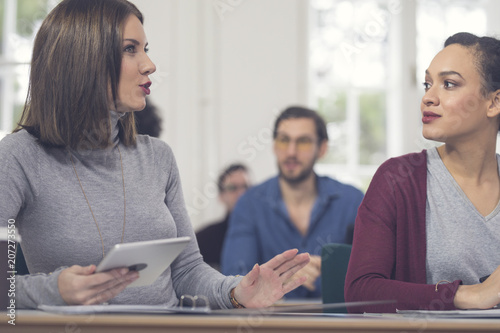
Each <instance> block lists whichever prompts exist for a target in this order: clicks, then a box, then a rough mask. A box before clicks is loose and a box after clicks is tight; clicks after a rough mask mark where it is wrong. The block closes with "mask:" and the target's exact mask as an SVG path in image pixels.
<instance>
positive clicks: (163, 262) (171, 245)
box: [96, 237, 191, 288]
mask: <svg viewBox="0 0 500 333" xmlns="http://www.w3.org/2000/svg"><path fill="white" fill-rule="evenodd" d="M190 239H191V238H190V237H178V238H169V239H158V240H152V241H143V242H133V243H122V244H116V245H115V246H114V247H113V248H112V249H111V250H110V251H109V252H108V253H107V254H106V256H105V257H104V259H102V261H101V262H100V263H99V265H98V266H97V269H96V272H104V271H109V270H110V269H113V268H120V267H128V268H129V269H130V270H136V271H140V272H139V278H138V279H137V280H135V281H134V282H132V283H131V284H129V285H128V286H127V288H128V287H138V286H146V285H149V284H151V283H153V282H154V281H155V280H156V279H157V278H158V276H160V274H161V273H163V272H164V271H165V270H166V269H167V268H168V266H169V265H170V264H171V263H172V261H174V260H175V258H177V256H178V255H179V254H180V253H181V252H182V250H183V249H184V247H185V246H186V245H187V244H188V243H189V241H190Z"/></svg>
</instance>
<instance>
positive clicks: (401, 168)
mask: <svg viewBox="0 0 500 333" xmlns="http://www.w3.org/2000/svg"><path fill="white" fill-rule="evenodd" d="M426 199H427V153H426V151H425V150H423V151H422V152H420V153H412V154H407V155H404V156H400V157H397V158H392V159H389V160H388V161H386V162H385V163H383V164H382V165H381V166H380V167H379V169H378V170H377V172H376V173H375V175H374V177H373V179H372V181H371V183H370V186H369V188H368V190H367V192H366V195H365V197H364V199H363V202H362V203H361V206H360V207H359V210H358V215H357V218H356V223H355V227H354V240H353V248H352V253H351V259H350V261H349V267H348V270H347V275H346V281H345V300H346V302H355V301H372V300H395V301H397V303H392V304H383V305H372V306H364V307H356V308H354V307H353V308H350V309H348V310H349V312H395V311H396V309H399V310H412V309H413V310H420V309H422V310H423V309H426V310H448V309H455V307H454V305H453V299H454V297H455V293H456V291H457V288H458V286H459V285H460V283H461V281H460V280H456V281H453V282H452V283H445V284H440V285H439V287H438V291H437V292H436V291H435V285H429V284H426V283H427V282H426V267H425V256H426V230H425V207H426Z"/></svg>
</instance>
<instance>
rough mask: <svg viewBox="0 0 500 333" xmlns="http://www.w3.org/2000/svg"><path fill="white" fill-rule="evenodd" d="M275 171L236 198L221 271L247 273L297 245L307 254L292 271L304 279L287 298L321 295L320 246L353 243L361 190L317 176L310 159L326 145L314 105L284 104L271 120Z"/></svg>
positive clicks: (315, 159)
mask: <svg viewBox="0 0 500 333" xmlns="http://www.w3.org/2000/svg"><path fill="white" fill-rule="evenodd" d="M273 137H274V154H275V155H276V160H277V164H278V170H279V174H278V176H276V177H273V178H271V179H269V180H267V181H265V182H264V183H262V184H259V185H257V186H255V187H253V188H252V189H250V190H248V191H247V192H246V193H245V194H244V195H242V197H241V198H240V200H239V201H238V203H237V204H236V206H235V208H234V210H233V212H232V214H231V217H230V221H229V229H228V231H227V234H226V237H225V240H224V246H223V250H222V258H221V265H222V266H221V268H222V273H223V274H233V275H235V274H241V275H243V274H246V273H248V271H250V270H251V269H252V267H253V266H254V265H255V264H256V263H259V264H262V263H264V262H266V261H267V260H269V259H270V258H272V257H273V256H275V255H276V254H278V253H281V252H283V251H284V250H287V249H292V248H297V249H299V252H309V253H310V254H311V261H310V263H309V264H308V265H307V266H306V267H304V268H303V269H302V270H300V271H299V272H297V273H296V274H299V275H306V276H307V277H308V280H307V282H306V283H305V284H304V285H303V286H302V287H299V288H297V289H295V290H293V291H291V292H290V293H288V294H287V298H290V299H292V298H319V297H321V279H320V275H321V257H320V255H321V248H322V246H323V245H325V244H328V243H348V244H350V243H352V232H353V226H354V220H355V218H356V214H357V210H358V206H359V205H360V203H361V200H362V199H363V193H362V192H361V191H360V190H358V189H356V188H354V187H353V186H350V185H347V184H343V183H341V182H339V181H336V180H334V179H331V178H329V177H323V176H318V175H316V173H315V172H314V164H315V163H316V161H317V160H318V159H319V158H321V157H323V156H324V155H325V153H326V151H327V149H328V133H327V129H326V125H325V122H324V120H323V119H322V118H321V117H320V116H319V115H318V114H317V113H316V112H315V111H313V110H310V109H307V108H303V107H296V106H294V107H289V108H287V109H286V110H284V111H283V112H282V113H281V114H280V115H279V116H278V118H277V119H276V122H275V124H274V132H273Z"/></svg>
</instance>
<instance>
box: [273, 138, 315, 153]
mask: <svg viewBox="0 0 500 333" xmlns="http://www.w3.org/2000/svg"><path fill="white" fill-rule="evenodd" d="M274 142H275V146H276V148H277V149H279V150H287V149H288V147H289V146H290V144H291V143H292V142H294V143H295V147H296V148H297V150H298V151H310V150H312V149H313V147H314V145H315V144H316V140H314V139H311V138H309V137H306V136H303V137H300V138H297V139H295V140H292V139H290V138H289V137H287V136H278V137H277V138H276V139H274Z"/></svg>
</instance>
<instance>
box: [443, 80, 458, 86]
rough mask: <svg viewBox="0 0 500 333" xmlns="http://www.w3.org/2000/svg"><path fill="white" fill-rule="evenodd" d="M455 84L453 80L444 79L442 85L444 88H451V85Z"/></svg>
mask: <svg viewBox="0 0 500 333" xmlns="http://www.w3.org/2000/svg"><path fill="white" fill-rule="evenodd" d="M456 86H457V85H456V84H455V83H453V82H450V81H444V87H445V88H453V87H456Z"/></svg>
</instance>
